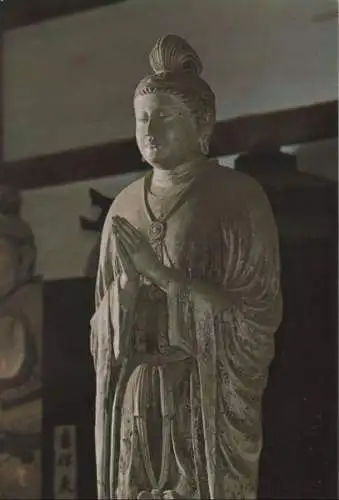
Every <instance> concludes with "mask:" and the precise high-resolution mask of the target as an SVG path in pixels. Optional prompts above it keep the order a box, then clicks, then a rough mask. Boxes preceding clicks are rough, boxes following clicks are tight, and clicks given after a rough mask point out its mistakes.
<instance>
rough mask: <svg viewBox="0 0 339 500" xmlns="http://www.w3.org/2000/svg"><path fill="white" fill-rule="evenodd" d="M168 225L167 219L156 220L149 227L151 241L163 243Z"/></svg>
mask: <svg viewBox="0 0 339 500" xmlns="http://www.w3.org/2000/svg"><path fill="white" fill-rule="evenodd" d="M166 229H167V225H166V222H165V221H160V220H155V221H153V222H152V223H151V225H150V227H149V229H148V237H149V240H150V243H151V244H152V243H162V242H163V241H164V239H165V236H166Z"/></svg>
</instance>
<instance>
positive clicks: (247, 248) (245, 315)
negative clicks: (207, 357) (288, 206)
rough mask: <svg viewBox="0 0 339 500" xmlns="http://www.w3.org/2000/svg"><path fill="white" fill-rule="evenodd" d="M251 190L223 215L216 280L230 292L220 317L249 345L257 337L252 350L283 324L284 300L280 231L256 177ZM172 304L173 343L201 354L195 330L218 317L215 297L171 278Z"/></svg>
mask: <svg viewBox="0 0 339 500" xmlns="http://www.w3.org/2000/svg"><path fill="white" fill-rule="evenodd" d="M246 195H247V196H246V203H245V204H243V206H241V207H240V208H239V207H238V208H236V209H234V210H232V211H229V210H225V215H224V216H223V217H222V220H221V224H220V239H221V247H222V259H221V261H222V263H223V265H222V266H221V268H220V270H219V271H218V270H217V272H216V273H214V274H218V272H219V275H220V280H219V283H218V284H216V285H217V286H218V288H219V285H220V283H221V284H222V287H221V289H222V290H223V291H224V293H225V309H224V311H223V312H222V313H221V318H220V317H219V320H220V319H222V320H223V321H225V322H228V323H232V327H233V330H234V332H237V333H238V334H239V336H240V337H242V338H243V339H244V340H245V342H244V345H245V344H246V341H247V343H248V342H249V343H252V345H251V346H248V347H250V349H252V350H253V348H255V349H256V348H257V347H258V348H259V344H260V343H261V342H264V343H265V340H264V337H265V336H266V335H267V334H271V333H274V332H275V331H276V330H277V328H278V327H279V324H280V321H281V317H282V300H281V293H280V263H279V244H278V235H277V228H276V225H275V220H274V217H273V214H272V211H271V207H270V205H269V202H268V200H267V198H266V196H265V194H264V192H263V191H262V190H261V188H260V187H259V186H258V185H257V183H255V182H253V184H252V183H250V188H248V187H247V190H246ZM232 212H233V213H232ZM218 265H220V263H219V264H218ZM168 304H169V311H170V313H169V318H170V320H169V338H170V344H171V345H173V346H176V347H180V348H182V349H184V350H185V351H186V352H190V353H191V354H193V353H195V354H196V355H197V354H199V353H198V351H197V348H198V345H197V338H196V332H195V331H194V330H196V328H195V327H196V326H197V325H198V324H201V322H204V321H205V320H206V318H207V317H210V318H214V319H215V318H216V314H215V308H214V304H213V303H212V299H211V301H209V300H208V297H206V295H204V297H203V296H202V295H201V294H199V292H198V291H197V290H196V289H195V287H194V282H191V283H190V282H187V283H185V284H176V283H171V284H170V286H169V293H168ZM188 326H189V327H188ZM254 332H255V335H256V337H254V336H253V335H254ZM206 342H207V343H208V341H207V339H205V343H206ZM200 347H201V346H200Z"/></svg>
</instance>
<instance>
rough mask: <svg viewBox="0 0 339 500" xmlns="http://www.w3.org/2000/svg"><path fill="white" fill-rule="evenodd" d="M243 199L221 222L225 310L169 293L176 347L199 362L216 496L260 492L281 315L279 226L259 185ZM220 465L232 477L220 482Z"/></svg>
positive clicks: (176, 288) (191, 295)
mask: <svg viewBox="0 0 339 500" xmlns="http://www.w3.org/2000/svg"><path fill="white" fill-rule="evenodd" d="M245 194H246V203H245V204H243V206H242V207H240V209H238V208H237V209H236V211H235V212H233V213H232V212H231V211H230V210H225V214H224V215H223V216H222V220H221V223H220V235H218V237H220V239H221V241H220V243H221V245H222V253H223V266H222V267H223V276H222V277H221V280H222V285H223V290H224V292H225V310H224V311H222V312H221V313H216V312H215V308H214V305H213V303H212V302H211V301H209V300H208V298H206V296H205V295H204V296H202V295H200V294H199V293H198V292H197V291H196V290H195V288H194V282H187V283H186V285H176V284H173V283H172V284H171V285H170V288H169V293H168V308H169V321H170V323H169V341H170V344H171V345H172V346H173V347H179V348H181V349H184V350H185V351H186V352H190V353H193V354H194V356H195V358H196V360H197V366H198V377H199V388H200V395H199V397H200V400H201V415H202V421H203V430H204V438H205V439H204V441H205V461H206V464H207V476H208V487H209V493H210V498H219V497H220V498H221V497H222V498H248V497H252V495H254V496H255V494H256V480H257V479H256V478H257V471H258V462H259V456H260V451H261V421H260V418H261V413H260V404H261V396H262V393H263V390H264V388H265V385H266V381H267V372H268V367H269V364H270V362H271V360H272V357H273V353H274V340H273V335H272V334H273V333H274V332H275V331H276V330H277V328H278V326H279V324H280V321H281V316H282V300H281V294H280V286H279V281H280V267H279V250H278V236H277V230H276V226H275V221H274V218H273V215H272V212H271V208H270V206H269V203H268V201H267V199H266V197H265V195H264V193H263V192H262V191H261V189H260V188H259V187H258V186H257V184H256V183H255V182H253V183H252V181H250V182H249V186H248V187H247V190H246V192H245ZM218 237H217V238H218ZM215 243H218V242H216V241H214V242H213V244H215ZM230 303H231V308H229V304H230ZM222 464H226V467H225V470H228V471H230V475H229V476H227V475H225V477H217V476H220V472H219V475H218V471H220V470H221V469H222ZM232 477H233V479H235V481H233V483H232ZM239 478H240V479H239ZM241 478H243V481H241ZM232 484H233V485H235V486H234V489H233V490H232V489H230V488H232V486H230V485H232ZM241 489H242V491H240V490H241ZM242 495H244V496H242Z"/></svg>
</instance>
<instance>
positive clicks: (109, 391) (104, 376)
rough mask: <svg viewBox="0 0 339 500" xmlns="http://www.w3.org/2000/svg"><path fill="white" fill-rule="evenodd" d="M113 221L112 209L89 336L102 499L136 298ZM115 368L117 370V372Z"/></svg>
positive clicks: (105, 492) (105, 493) (107, 489)
mask: <svg viewBox="0 0 339 500" xmlns="http://www.w3.org/2000/svg"><path fill="white" fill-rule="evenodd" d="M112 208H113V207H112ZM111 223H112V209H111V210H110V211H109V213H108V215H107V218H106V222H105V225H104V228H103V232H102V236H101V245H100V259H99V266H98V274H97V282H96V291H95V307H96V311H95V314H94V315H93V317H92V319H91V338H90V349H91V353H92V356H93V361H94V367H95V371H96V417H95V418H96V423H95V446H96V466H97V485H98V498H99V499H106V498H111V492H110V466H111V462H112V460H113V461H114V458H113V457H112V454H113V450H114V449H115V448H114V446H115V445H114V443H112V436H111V434H112V428H114V426H115V425H116V422H115V413H116V412H115V411H114V407H115V406H114V401H115V400H117V398H116V384H117V381H118V380H119V375H120V374H121V369H120V370H119V369H118V370H116V368H121V367H122V365H123V364H124V362H125V360H126V359H127V353H128V351H129V343H130V331H131V321H132V320H133V314H134V303H135V298H136V297H135V295H133V294H132V295H131V296H130V297H129V303H128V304H126V306H125V307H124V304H123V300H122V291H121V289H120V284H119V264H118V262H117V256H116V252H115V242H114V237H113V234H112V231H111ZM124 298H125V297H124ZM114 370H115V371H116V372H118V373H114ZM122 371H123V370H122ZM119 372H120V373H119Z"/></svg>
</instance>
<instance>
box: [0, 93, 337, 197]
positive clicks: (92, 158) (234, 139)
mask: <svg viewBox="0 0 339 500" xmlns="http://www.w3.org/2000/svg"><path fill="white" fill-rule="evenodd" d="M337 136H338V101H332V102H325V103H321V104H315V105H312V106H306V107H302V108H297V109H290V110H284V111H276V112H271V113H264V114H260V115H250V116H244V117H240V118H235V119H232V120H229V121H223V122H218V123H217V125H216V127H215V132H214V135H213V138H212V144H211V156H212V157H220V156H228V155H232V154H237V153H242V152H251V151H270V150H272V149H278V148H279V147H281V146H284V145H291V144H301V143H307V142H314V141H318V140H322V139H329V138H333V137H337ZM146 168H147V165H145V163H142V161H141V157H140V153H139V151H138V148H137V146H136V143H135V140H134V138H133V139H127V140H124V141H119V142H113V143H110V144H104V145H99V146H91V147H86V148H83V149H79V150H74V151H66V152H61V153H56V154H51V155H48V156H42V157H38V158H29V159H23V160H18V161H10V162H3V163H2V168H1V171H2V178H3V179H4V180H5V181H7V182H11V183H13V184H14V185H16V186H17V187H18V188H19V189H34V188H42V187H45V186H52V185H58V184H65V183H71V182H77V181H83V180H86V179H95V178H99V177H105V176H113V175H121V174H126V173H129V172H136V171H142V170H145V169H146Z"/></svg>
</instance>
